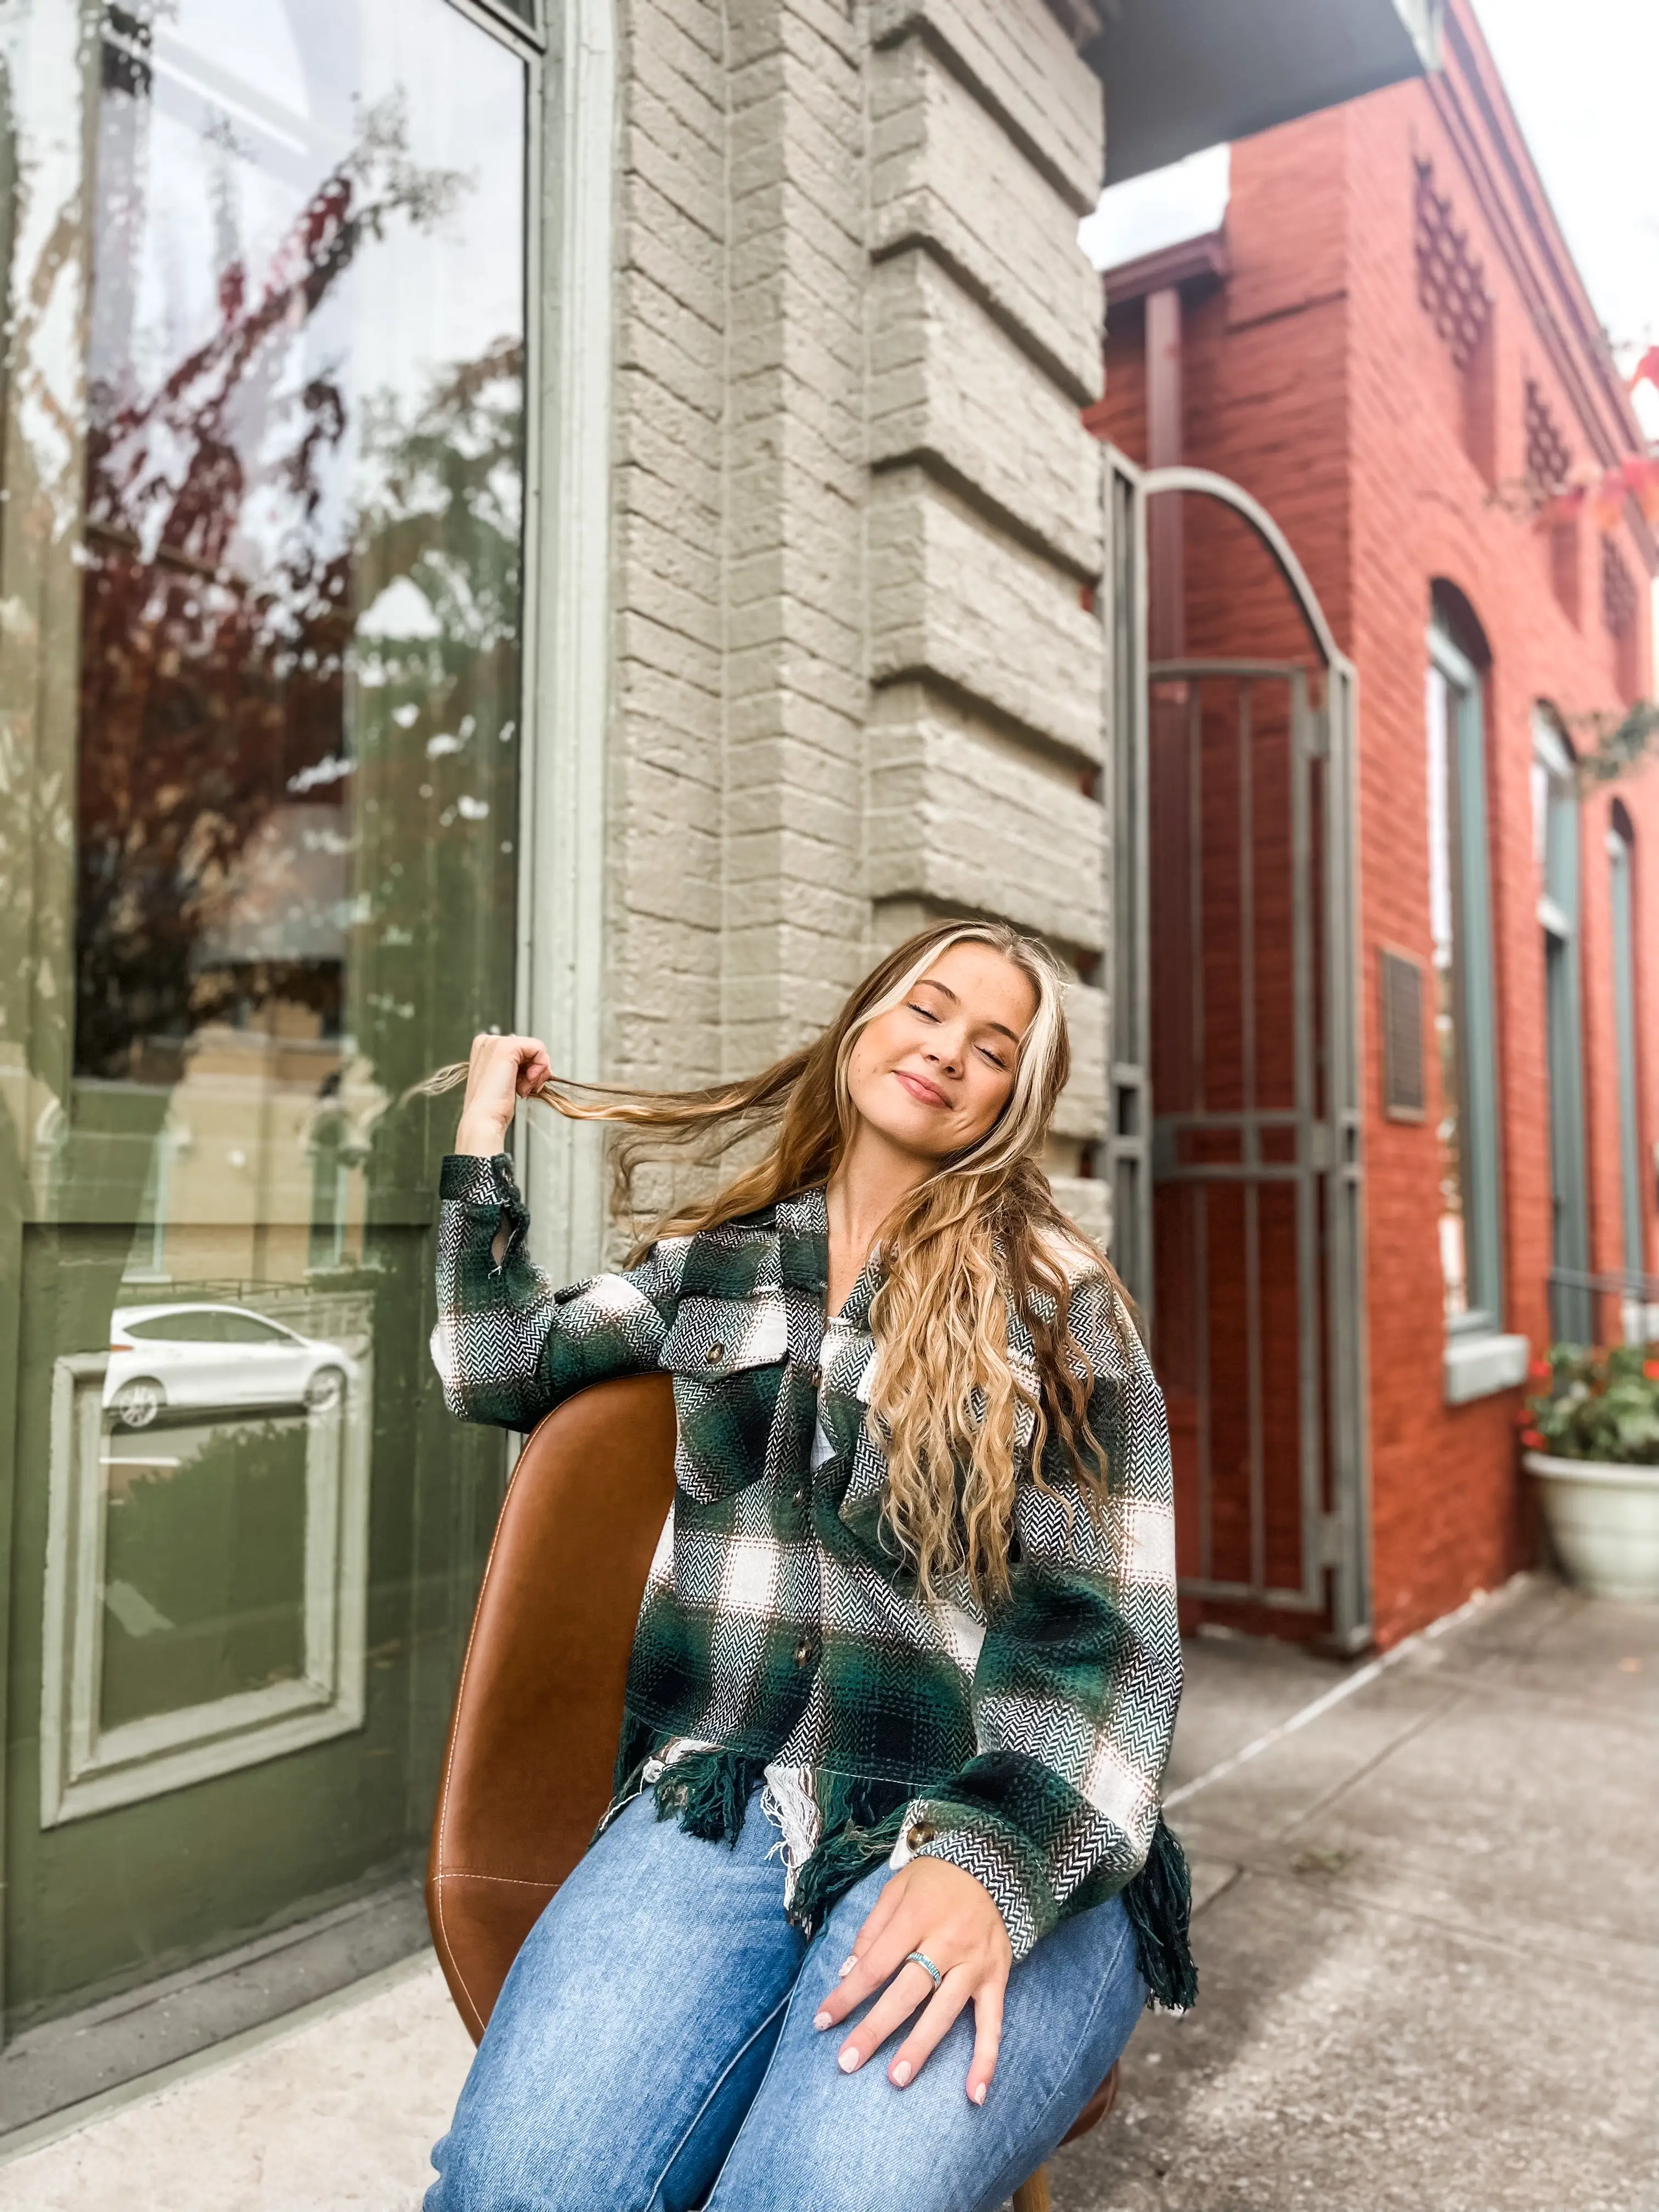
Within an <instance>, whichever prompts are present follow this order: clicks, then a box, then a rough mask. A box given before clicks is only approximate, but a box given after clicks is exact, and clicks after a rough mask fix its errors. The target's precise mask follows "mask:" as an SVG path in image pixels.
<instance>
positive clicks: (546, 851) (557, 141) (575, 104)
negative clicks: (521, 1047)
mask: <svg viewBox="0 0 1659 2212" xmlns="http://www.w3.org/2000/svg"><path fill="white" fill-rule="evenodd" d="M543 84H544V89H543V98H542V101H541V110H540V118H539V131H534V130H532V178H535V177H539V179H540V190H539V196H538V234H539V249H538V258H537V259H536V260H534V261H532V264H531V265H532V301H538V302H539V304H540V311H541V312H540V315H539V319H537V318H535V317H534V316H532V349H533V353H534V356H535V358H536V359H537V360H538V362H539V368H538V374H536V376H535V378H534V380H533V382H532V394H533V399H532V423H531V436H530V450H531V459H532V468H531V470H530V471H529V477H530V483H531V504H530V506H529V507H528V509H527V515H528V517H529V518H530V519H531V521H532V524H533V528H532V529H531V530H530V532H529V533H528V537H529V542H528V543H527V547H526V551H527V556H528V573H529V574H530V575H531V576H532V577H533V579H534V598H533V599H532V602H531V605H532V608H533V614H532V619H531V622H530V623H529V624H528V625H527V643H528V645H529V647H530V654H529V659H528V663H527V665H526V693H525V696H526V720H525V732H524V742H523V759H524V785H523V802H522V824H523V826H522V831H521V835H520V870H521V874H520V882H521V884H522V886H523V889H522V894H521V897H520V961H519V1007H518V1019H519V1024H520V1028H521V1029H524V1030H529V1031H531V1032H532V1034H534V1035H536V1036H540V1037H542V1038H544V1040H545V1042H546V1043H547V1047H548V1049H549V1052H550V1056H551V1058H552V1061H553V1066H554V1067H555V1069H556V1071H557V1072H558V1073H561V1074H564V1075H571V1076H575V1077H578V1078H582V1079H593V1078H595V1077H597V1076H598V1075H599V1073H600V1072H601V1055H602V1050H603V1030H602V1021H601V1016H602V1009H601V1000H600V993H601V985H602V978H603V957H604V919H605V729H606V720H607V717H608V715H609V712H610V663H611V634H610V616H611V603H610V568H611V555H610V539H611V318H612V313H613V307H612V277H611V270H612V237H611V233H612V224H613V220H614V215H613V196H614V191H615V178H616V163H617V154H616V144H617V41H616V28H615V24H614V21H613V20H612V0H564V5H563V9H562V23H561V24H560V25H559V26H558V27H557V35H556V37H555V38H554V40H553V42H552V50H551V52H550V56H549V59H548V64H547V66H546V68H545V70H544V78H543ZM520 1127H521V1129H522V1130H523V1132H524V1133H523V1135H522V1136H521V1137H520V1164H521V1166H522V1168H523V1170H524V1176H525V1184H526V1196H527V1198H528V1200H529V1202H530V1206H531V1210H532V1220H533V1222H534V1229H533V1231H532V1237H533V1243H534V1248H535V1251H536V1255H537V1257H538V1259H539V1260H540V1261H541V1262H542V1264H543V1265H544V1266H545V1267H547V1268H548V1269H549V1270H550V1272H551V1273H553V1274H554V1275H555V1276H556V1278H557V1279H560V1280H562V1281H568V1280H569V1279H572V1278H573V1277H574V1276H576V1275H578V1274H580V1273H582V1272H583V1271H584V1270H585V1269H588V1268H591V1267H592V1266H593V1265H594V1264H595V1262H596V1261H598V1260H599V1256H600V1252H601V1249H602V1246H603V1243H604V1236H605V1204H604V1194H603V1174H602V1163H603V1148H602V1144H601V1140H600V1136H599V1131H598V1130H597V1129H594V1128H592V1127H575V1126H573V1125H572V1124H570V1123H568V1122H565V1121H557V1120H556V1119H555V1118H554V1117H553V1116H552V1115H547V1114H544V1113H541V1112H539V1111H538V1112H537V1113H536V1114H535V1115H533V1116H532V1115H527V1114H526V1115H522V1116H521V1117H520Z"/></svg>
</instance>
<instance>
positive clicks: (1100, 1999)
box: [997, 1911, 1134, 2203]
mask: <svg viewBox="0 0 1659 2212" xmlns="http://www.w3.org/2000/svg"><path fill="white" fill-rule="evenodd" d="M1133 1941H1134V1929H1133V1926H1132V1924H1131V1923H1130V1920H1129V1916H1128V1913H1127V1911H1125V1913H1124V1915H1123V1926H1122V1929H1121V1932H1120V1934H1119V1936H1118V1940H1117V1948H1116V1949H1115V1951H1114V1952H1113V1954H1112V1963H1111V1966H1110V1968H1109V1970H1108V1972H1105V1973H1103V1975H1102V1976H1101V1978H1100V1980H1099V1982H1098V1984H1097V1986H1096V1989H1095V2001H1094V2002H1093V2003H1092V2004H1091V2006H1090V2008H1089V2017H1088V2018H1087V2020H1085V2021H1084V2023H1083V2026H1082V2027H1081V2028H1080V2029H1079V2033H1078V2034H1077V2036H1076V2038H1075V2039H1074V2040H1073V2045H1072V2054H1071V2055H1072V2057H1073V2058H1074V2057H1076V2054H1077V2051H1078V2049H1079V2045H1082V2044H1084V2043H1085V2042H1086V2041H1087V2039H1088V2035H1089V2031H1090V2029H1091V2027H1093V2026H1094V2024H1095V2020H1096V2017H1097V2015H1098V2013H1099V2011H1100V2008H1101V2007H1102V2005H1103V2004H1104V2003H1105V2002H1106V1992H1107V1991H1108V1990H1109V1989H1110V1988H1111V1986H1112V1984H1113V1983H1114V1982H1115V1980H1116V1978H1117V1967H1118V1961H1119V1960H1120V1959H1121V1957H1122V1955H1123V1947H1124V1945H1125V1944H1126V1943H1133ZM1129 2032H1130V2033H1131V2034H1133V2033H1134V2030H1133V2028H1131V2029H1130V2031H1129ZM1098 2086H1099V2084H1098V2083H1097V2084H1096V2087H1098ZM1059 2094H1060V2090H1059V2087H1054V2088H1053V2089H1051V2090H1050V2091H1049V2093H1048V2099H1047V2100H1046V2102H1045V2103H1044V2105H1043V2106H1042V2112H1040V2113H1039V2114H1038V2115H1037V2120H1036V2121H1034V2122H1033V2123H1032V2125H1031V2128H1030V2133H1031V2134H1032V2135H1033V2136H1037V2135H1041V2133H1042V2127H1041V2126H1040V2125H1039V2124H1038V2122H1046V2120H1047V2119H1048V2115H1049V2113H1050V2112H1052V2111H1053V2109H1054V2100H1055V2099H1056V2098H1057V2097H1058V2096H1059ZM1091 2094H1092V2092H1091ZM1087 2102H1088V2098H1087V2097H1085V2099H1084V2103H1085V2104H1086V2103H1087ZM1080 2109H1081V2107H1079V2110H1080ZM1054 2148H1056V2149H1058V2148H1059V2145H1058V2144H1056V2145H1055V2146H1054ZM1043 2162H1044V2163H1045V2164H1046V2163H1047V2160H1044V2161H1043ZM1020 2179H1021V2181H1029V2180H1030V2174H1022V2175H1021V2177H1020ZM1016 2186H1018V2184H1016ZM997 2201H998V2202H999V2203H1000V2201H1001V2200H1000V2198H999V2199H998V2200H997Z"/></svg>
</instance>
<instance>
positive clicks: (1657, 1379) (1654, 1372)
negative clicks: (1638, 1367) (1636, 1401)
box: [1642, 1359, 1659, 1383]
mask: <svg viewBox="0 0 1659 2212" xmlns="http://www.w3.org/2000/svg"><path fill="white" fill-rule="evenodd" d="M1642 1372H1643V1374H1644V1375H1645V1376H1646V1377H1647V1379H1648V1381H1649V1382H1650V1383H1659V1359H1644V1361H1643V1362H1642Z"/></svg>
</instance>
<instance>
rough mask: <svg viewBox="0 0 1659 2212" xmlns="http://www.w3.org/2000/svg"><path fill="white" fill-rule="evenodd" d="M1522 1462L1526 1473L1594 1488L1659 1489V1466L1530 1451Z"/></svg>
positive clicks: (1523, 1455) (1523, 1457) (1524, 1454)
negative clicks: (1571, 1457) (1563, 1456)
mask: <svg viewBox="0 0 1659 2212" xmlns="http://www.w3.org/2000/svg"><path fill="white" fill-rule="evenodd" d="M1521 1464H1522V1467H1524V1468H1526V1470H1527V1472H1528V1474H1547V1475H1548V1476H1549V1477H1550V1479H1551V1480H1553V1481H1555V1482H1583V1483H1589V1484H1592V1485H1593V1486H1595V1487H1596V1488H1597V1489H1601V1488H1611V1489H1614V1490H1659V1467H1632V1466H1631V1465H1630V1464H1629V1462H1626V1461H1621V1460H1609V1459H1558V1458H1556V1456H1555V1455H1554V1454H1553V1452H1537V1451H1529V1452H1526V1453H1523V1454H1522V1461H1521Z"/></svg>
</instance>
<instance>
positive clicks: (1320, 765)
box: [1107, 449, 1370, 1646]
mask: <svg viewBox="0 0 1659 2212" xmlns="http://www.w3.org/2000/svg"><path fill="white" fill-rule="evenodd" d="M1108 459H1109V523H1110V564H1111V565H1110V570H1109V574H1110V580H1111V585H1112V592H1111V599H1110V604H1109V609H1108V611H1107V625H1108V631H1109V646H1110V653H1109V660H1110V675H1109V683H1110V687H1111V689H1110V703H1111V708H1112V729H1113V733H1114V743H1113V755H1112V793H1111V796H1112V804H1113V866H1114V872H1113V882H1112V908H1113V915H1114V938H1113V975H1112V981H1113V992H1112V1038H1111V1085H1112V1098H1111V1108H1112V1119H1111V1127H1112V1134H1111V1137H1110V1139H1109V1147H1108V1150H1109V1170H1110V1175H1111V1180H1112V1188H1113V1198H1114V1205H1115V1214H1114V1221H1115V1258H1116V1260H1117V1262H1118V1265H1119V1267H1120V1268H1121V1272H1122V1273H1123V1275H1124V1277H1125V1279H1126V1280H1127V1283H1128V1285H1129V1287H1130V1289H1131V1291H1133V1294H1134V1296H1135V1297H1136V1298H1137V1299H1138V1300H1139V1304H1140V1305H1141V1307H1142V1310H1143V1312H1144V1314H1145V1315H1146V1316H1147V1317H1148V1319H1149V1321H1150V1323H1151V1326H1152V1335H1153V1341H1154V1346H1155V1349H1156V1354H1157V1358H1158V1368H1159V1372H1160V1375H1161V1376H1162V1379H1163V1381H1164V1390H1165V1395H1166V1397H1167V1399H1168V1401H1169V1404H1170V1432H1171V1441H1172V1443H1173V1446H1174V1449H1175V1457H1176V1508H1177V1510H1176V1525H1177V1542H1178V1559H1179V1565H1180V1570H1181V1583H1182V1589H1183V1590H1184V1591H1186V1592H1187V1593H1188V1594H1189V1595H1193V1596H1194V1597H1202V1598H1211V1599H1219V1600H1226V1601H1234V1602H1237V1603H1240V1604H1243V1605H1245V1606H1261V1607H1271V1608H1275V1609H1283V1610H1287V1611H1291V1612H1297V1613H1307V1614H1318V1615H1323V1616H1325V1617H1326V1618H1327V1620H1328V1626H1329V1631H1330V1633H1331V1635H1332V1636H1333V1638H1334V1639H1335V1640H1336V1641H1337V1642H1339V1643H1340V1644H1343V1645H1345V1646H1353V1645H1358V1644H1362V1643H1364V1642H1365V1641H1366V1640H1367V1639H1368V1638H1369V1633H1370V1563H1369V1522H1370V1514H1369V1510H1368V1498H1367V1486H1366V1418H1365V1371H1364V1286H1363V1279H1362V1267H1361V1261H1362V1253H1361V1239H1362V1219H1361V1195H1362V1192H1361V1177H1362V1167H1361V1160H1360V1121H1359V1101H1358V1035H1357V1028H1356V1007H1355V991H1356V983H1357V964H1356V933H1355V913H1354V909H1355V862H1354V851H1355V837H1354V811H1355V808H1354V759H1353V748H1354V696H1355V685H1354V671H1353V667H1352V663H1351V662H1350V661H1348V660H1347V659H1346V657H1345V656H1344V655H1343V654H1342V653H1340V651H1339V650H1338V647H1337V645H1336V642H1335V640H1334V637H1333V636H1332V634H1331V631H1330V627H1329V625H1328V623H1327V622H1326V620H1325V617H1324V615H1323V613H1322V611H1321V609H1320V606H1319V603H1318V601H1317V599H1316V598H1315V596H1314V593H1313V592H1312V589H1311V587H1310V585H1309V583H1308V580H1307V578H1306V576H1305V575H1304V573H1303V570H1302V568H1301V566H1300V564H1299V562H1297V559H1296V556H1295V555H1294V553H1293V552H1292V551H1291V548H1290V545H1289V544H1288V543H1287V542H1286V540H1285V538H1284V535H1283V533H1282V532H1280V531H1279V528H1278V526H1276V524H1275V523H1274V522H1273V519H1272V518H1271V516H1269V515H1268V514H1267V513H1266V512H1265V511H1264V510H1263V509H1262V508H1261V507H1260V506H1259V505H1258V504H1257V503H1256V502H1255V501H1254V500H1252V499H1251V498H1250V497H1249V495H1248V494H1247V493H1246V492H1244V491H1243V490H1241V489H1240V488H1239V487H1238V486H1237V484H1235V483H1230V482H1229V481H1228V480H1227V479H1226V478H1225V477H1218V476H1215V475H1212V474H1211V473H1210V472H1209V471H1205V470H1200V469H1189V468H1162V469H1156V470H1141V469H1138V468H1137V467H1136V466H1135V465H1133V463H1132V462H1130V461H1128V460H1127V459H1125V457H1124V456H1123V455H1122V454H1121V453H1117V452H1116V451H1115V450H1114V449H1109V456H1108ZM1182 495H1199V496H1201V497H1204V498H1207V499H1211V500H1214V501H1220V502H1221V503H1222V504H1224V505H1225V506H1226V507H1230V508H1231V509H1232V510H1233V511H1234V513H1237V515H1239V516H1241V517H1243V520H1244V521H1245V522H1246V523H1248V524H1249V526H1250V527H1251V528H1252V529H1253V530H1254V531H1255V532H1256V533H1257V534H1258V536H1259V537H1260V538H1261V541H1262V543H1263V544H1265V546H1266V548H1267V550H1268V552H1269V553H1270V554H1271V556H1272V557H1273V561H1274V562H1275V563H1276V564H1277V566H1278V568H1279V573H1280V574H1281V575H1282V576H1283V578H1284V580H1285V587H1286V590H1287V592H1289V594H1290V595H1291V599H1290V604H1291V605H1294V607H1295V608H1296V610H1297V611H1298V612H1299V614H1300V616H1301V617H1302V620H1303V623H1304V624H1305V627H1306V629H1307V632H1308V635H1309V641H1310V650H1309V653H1308V656H1307V658H1306V659H1301V658H1285V659H1249V658H1234V659H1195V658H1183V659H1169V660H1163V661H1156V662H1154V661H1150V660H1149V659H1148V658H1147V599H1148V592H1147V563H1146V509H1147V504H1148V502H1149V501H1152V500H1153V499H1158V498H1164V497H1167V498H1176V497H1180V496H1182Z"/></svg>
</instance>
